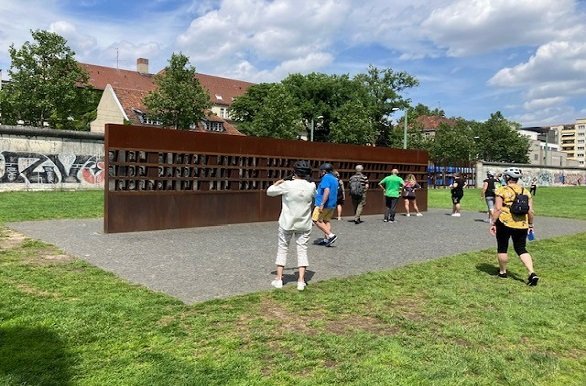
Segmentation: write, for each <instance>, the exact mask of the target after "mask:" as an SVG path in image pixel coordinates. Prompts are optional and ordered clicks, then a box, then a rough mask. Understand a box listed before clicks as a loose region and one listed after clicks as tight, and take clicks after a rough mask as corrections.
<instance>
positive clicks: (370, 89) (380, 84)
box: [355, 66, 419, 146]
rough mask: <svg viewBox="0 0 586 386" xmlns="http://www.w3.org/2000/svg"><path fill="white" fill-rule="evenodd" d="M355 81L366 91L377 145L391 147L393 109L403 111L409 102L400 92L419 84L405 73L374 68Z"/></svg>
mask: <svg viewBox="0 0 586 386" xmlns="http://www.w3.org/2000/svg"><path fill="white" fill-rule="evenodd" d="M355 80H357V81H358V82H359V83H360V84H362V86H363V87H364V88H365V90H366V93H367V97H368V100H369V103H368V104H369V105H370V106H371V110H370V111H371V114H372V120H373V122H374V123H375V125H376V127H377V130H378V138H377V145H379V146H389V145H391V131H392V124H391V118H390V115H391V113H392V111H393V109H394V108H399V109H403V110H404V109H405V108H407V107H408V106H409V100H408V99H405V98H403V97H402V96H401V92H402V91H404V90H405V89H408V88H411V87H415V86H417V85H419V82H418V81H417V79H415V78H414V77H413V76H411V75H409V74H408V73H406V72H394V71H393V70H392V69H390V68H386V69H383V70H381V69H378V68H377V67H374V66H369V68H368V72H367V73H366V74H358V75H356V77H355ZM395 145H396V144H395Z"/></svg>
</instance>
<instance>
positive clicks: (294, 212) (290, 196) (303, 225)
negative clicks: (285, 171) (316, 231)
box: [267, 178, 315, 231]
mask: <svg viewBox="0 0 586 386" xmlns="http://www.w3.org/2000/svg"><path fill="white" fill-rule="evenodd" d="M267 195H269V196H271V197H275V196H279V195H281V196H282V198H281V201H282V203H283V205H282V207H281V216H279V226H280V227H281V228H283V229H285V230H287V231H308V230H310V229H311V203H312V202H313V196H314V195H315V184H314V183H313V182H307V181H306V180H304V179H302V178H295V179H293V180H291V181H284V182H282V183H280V184H279V185H271V186H269V188H268V189H267Z"/></svg>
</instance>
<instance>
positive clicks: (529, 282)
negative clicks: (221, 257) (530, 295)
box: [527, 272, 539, 286]
mask: <svg viewBox="0 0 586 386" xmlns="http://www.w3.org/2000/svg"><path fill="white" fill-rule="evenodd" d="M538 280H539V276H537V274H536V273H535V272H533V273H532V274H531V275H529V278H527V285H530V286H536V285H537V281H538Z"/></svg>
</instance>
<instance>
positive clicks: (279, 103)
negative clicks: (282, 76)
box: [238, 84, 303, 139]
mask: <svg viewBox="0 0 586 386" xmlns="http://www.w3.org/2000/svg"><path fill="white" fill-rule="evenodd" d="M261 90H262V92H265V91H266V97H265V98H264V99H263V103H262V104H261V105H259V106H255V107H253V110H255V114H254V117H253V118H252V119H250V120H247V121H244V122H242V124H240V125H238V129H239V130H240V131H242V132H243V133H244V134H247V135H252V136H256V137H272V138H280V139H295V138H297V137H298V135H299V132H300V131H301V130H303V125H302V123H301V115H300V113H299V109H298V108H297V106H296V103H295V100H294V98H293V97H292V96H291V94H290V93H289V92H288V91H287V89H286V88H285V87H284V86H283V85H282V84H272V85H270V86H263V87H262V88H259V89H258V90H256V91H261ZM256 91H253V93H254V92H256ZM251 99H252V98H251ZM243 103H244V102H240V105H242V104H243Z"/></svg>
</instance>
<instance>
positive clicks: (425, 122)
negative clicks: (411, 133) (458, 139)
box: [415, 115, 456, 131]
mask: <svg viewBox="0 0 586 386" xmlns="http://www.w3.org/2000/svg"><path fill="white" fill-rule="evenodd" d="M415 120H416V122H417V124H419V125H421V127H422V130H423V131H436V130H437V129H438V128H439V126H440V125H441V124H442V123H445V124H447V125H450V126H453V125H455V124H456V121H455V120H453V119H449V118H446V117H440V116H438V115H421V116H419V117H417V118H415Z"/></svg>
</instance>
